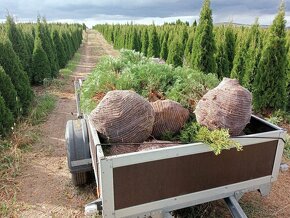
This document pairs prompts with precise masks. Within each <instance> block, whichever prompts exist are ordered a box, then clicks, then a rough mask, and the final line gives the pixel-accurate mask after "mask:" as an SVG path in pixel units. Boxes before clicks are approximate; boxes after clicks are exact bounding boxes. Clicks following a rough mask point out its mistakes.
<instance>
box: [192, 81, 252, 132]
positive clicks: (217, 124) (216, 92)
mask: <svg viewBox="0 0 290 218" xmlns="http://www.w3.org/2000/svg"><path fill="white" fill-rule="evenodd" d="M251 113H252V94H251V93H250V92H249V91H248V90H247V89H245V88H243V87H242V86H241V85H240V84H239V82H238V80H236V79H229V78H224V79H223V81H222V82H221V83H220V84H219V85H218V86H217V87H216V88H214V89H212V90H210V91H209V92H208V93H206V94H205V95H204V96H203V97H202V99H201V100H200V101H199V102H198V103H197V105H196V109H195V114H196V119H197V122H198V123H199V124H201V125H203V126H206V127H208V128H209V129H211V130H214V129H220V128H226V129H229V133H230V135H231V136H237V135H240V134H241V133H242V131H243V129H244V128H245V127H246V125H247V124H248V123H249V122H250V119H251Z"/></svg>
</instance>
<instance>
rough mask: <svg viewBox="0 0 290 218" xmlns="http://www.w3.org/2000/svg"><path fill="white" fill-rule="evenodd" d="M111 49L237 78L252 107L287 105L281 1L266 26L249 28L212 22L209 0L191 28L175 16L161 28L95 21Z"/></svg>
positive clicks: (286, 38) (289, 54) (288, 61)
mask: <svg viewBox="0 0 290 218" xmlns="http://www.w3.org/2000/svg"><path fill="white" fill-rule="evenodd" d="M94 28H95V29H96V30H98V31H99V32H101V33H102V34H103V35H104V37H105V38H106V39H107V40H108V41H109V42H111V43H112V44H113V45H114V47H115V48H117V49H121V48H127V49H132V50H136V51H141V52H142V53H143V54H145V55H146V56H148V57H159V58H162V59H164V60H165V61H166V62H167V63H168V64H172V65H174V66H175V67H178V66H187V67H190V68H193V69H198V70H201V71H203V72H204V73H213V74H216V75H217V76H218V77H219V78H220V79H221V78H223V77H231V78H237V79H238V80H239V81H240V83H241V84H242V85H243V86H245V87H246V88H248V89H249V90H250V91H251V92H252V93H253V100H254V101H253V106H254V109H255V110H256V111H260V112H261V111H265V110H269V109H270V110H276V109H283V110H285V109H286V108H287V107H288V110H289V107H290V97H289V95H290V85H289V84H290V83H289V81H290V49H289V47H290V31H287V30H286V21H285V4H284V2H283V1H282V3H281V5H280V8H279V11H278V14H277V15H276V18H275V19H274V21H273V24H272V25H271V26H270V27H269V28H267V29H266V28H261V27H260V26H259V23H258V20H257V21H256V22H255V24H254V25H252V26H251V27H244V26H237V25H233V24H224V25H219V26H214V25H213V20H212V11H211V8H210V0H204V4H203V7H202V9H201V13H200V19H199V22H198V24H197V22H194V23H193V24H192V25H191V26H190V25H189V24H188V23H184V22H182V21H180V20H178V21H177V22H176V23H174V24H173V23H170V24H168V23H166V24H164V25H162V26H156V25H154V24H152V25H133V24H132V23H131V24H126V25H119V24H116V25H109V24H104V25H96V26H95V27H94Z"/></svg>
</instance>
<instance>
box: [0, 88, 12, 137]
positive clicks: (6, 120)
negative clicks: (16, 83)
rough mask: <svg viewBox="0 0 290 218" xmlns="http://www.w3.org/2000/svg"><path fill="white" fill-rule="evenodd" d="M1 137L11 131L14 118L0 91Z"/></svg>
mask: <svg viewBox="0 0 290 218" xmlns="http://www.w3.org/2000/svg"><path fill="white" fill-rule="evenodd" d="M0 114H1V116H0V138H1V136H5V135H6V134H7V133H9V132H10V130H11V127H12V126H13V123H14V119H13V115H12V113H11V111H10V110H9V108H8V107H6V105H5V101H4V99H3V97H2V94H1V92H0Z"/></svg>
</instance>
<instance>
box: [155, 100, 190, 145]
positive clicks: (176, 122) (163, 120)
mask: <svg viewBox="0 0 290 218" xmlns="http://www.w3.org/2000/svg"><path fill="white" fill-rule="evenodd" d="M151 105H152V107H153V109H154V112H155V122H154V126H153V131H152V135H153V136H154V137H155V138H158V139H160V137H162V135H164V134H165V133H172V134H175V133H177V132H179V131H180V130H181V128H182V127H183V126H184V124H185V122H186V121H187V120H188V118H189V111H188V110H187V109H185V108H184V107H182V105H181V104H179V103H177V102H175V101H171V100H158V101H155V102H152V103H151Z"/></svg>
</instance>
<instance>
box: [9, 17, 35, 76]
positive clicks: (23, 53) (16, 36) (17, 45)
mask: <svg viewBox="0 0 290 218" xmlns="http://www.w3.org/2000/svg"><path fill="white" fill-rule="evenodd" d="M6 29H7V35H8V37H9V39H10V41H11V43H12V47H13V50H14V51H15V53H16V54H17V55H18V57H19V60H20V63H21V67H22V69H24V70H25V71H26V72H27V74H28V76H29V78H31V72H30V68H29V61H30V54H29V49H28V45H27V44H26V40H25V39H24V36H23V34H22V32H21V29H18V28H17V26H16V24H15V22H14V20H13V17H12V16H10V15H8V16H7V17H6Z"/></svg>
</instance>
